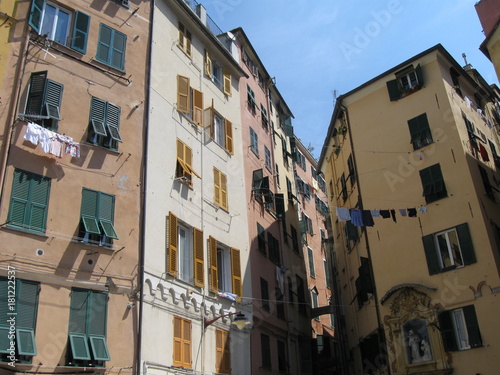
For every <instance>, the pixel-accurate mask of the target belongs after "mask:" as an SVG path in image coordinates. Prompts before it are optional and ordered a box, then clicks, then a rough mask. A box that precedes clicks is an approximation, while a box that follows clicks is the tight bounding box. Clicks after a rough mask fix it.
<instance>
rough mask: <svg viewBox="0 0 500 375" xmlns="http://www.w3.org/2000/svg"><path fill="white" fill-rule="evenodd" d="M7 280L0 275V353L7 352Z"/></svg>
mask: <svg viewBox="0 0 500 375" xmlns="http://www.w3.org/2000/svg"><path fill="white" fill-rule="evenodd" d="M7 302H8V280H7V278H3V277H0V353H9V347H10V339H9V337H8V336H9V326H8V325H7V324H6V323H7V319H8V318H9V316H8V315H7V314H8V313H9V305H8V303H7Z"/></svg>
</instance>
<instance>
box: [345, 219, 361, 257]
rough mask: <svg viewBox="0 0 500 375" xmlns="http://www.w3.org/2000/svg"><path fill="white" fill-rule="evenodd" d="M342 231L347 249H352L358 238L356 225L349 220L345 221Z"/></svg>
mask: <svg viewBox="0 0 500 375" xmlns="http://www.w3.org/2000/svg"><path fill="white" fill-rule="evenodd" d="M344 233H345V238H346V245H347V250H348V251H351V250H352V249H353V246H354V245H355V244H356V242H357V241H358V239H359V233H358V227H356V226H354V225H353V224H352V222H351V221H350V220H349V221H346V223H345V226H344Z"/></svg>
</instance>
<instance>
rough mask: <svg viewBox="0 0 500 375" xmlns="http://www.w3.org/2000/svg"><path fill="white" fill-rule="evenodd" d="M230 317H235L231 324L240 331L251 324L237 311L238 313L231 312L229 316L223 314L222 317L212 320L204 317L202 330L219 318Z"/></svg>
mask: <svg viewBox="0 0 500 375" xmlns="http://www.w3.org/2000/svg"><path fill="white" fill-rule="evenodd" d="M231 315H236V317H235V318H234V320H233V321H232V322H231V324H234V325H235V326H236V327H237V328H238V329H240V330H241V329H243V328H245V327H246V326H247V325H249V324H251V323H250V322H249V321H248V320H247V318H246V316H245V314H243V313H242V312H241V311H238V312H232V313H229V314H224V315H221V316H218V317H217V318H213V319H207V318H206V317H204V318H203V329H206V328H207V327H208V326H209V325H211V324H213V323H215V322H216V321H217V320H219V319H220V318H225V317H226V316H231Z"/></svg>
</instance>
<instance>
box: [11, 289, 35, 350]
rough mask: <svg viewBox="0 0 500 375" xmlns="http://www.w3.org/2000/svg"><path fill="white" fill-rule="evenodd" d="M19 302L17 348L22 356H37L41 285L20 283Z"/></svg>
mask: <svg viewBox="0 0 500 375" xmlns="http://www.w3.org/2000/svg"><path fill="white" fill-rule="evenodd" d="M18 288H19V289H20V291H19V292H18V302H17V320H16V327H17V332H16V333H17V347H18V352H19V354H21V355H28V356H34V355H36V354H37V350H36V342H35V326H36V315H37V309H38V291H39V284H38V283H31V282H27V281H21V282H20V283H18Z"/></svg>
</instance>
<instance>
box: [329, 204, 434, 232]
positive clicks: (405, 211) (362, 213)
mask: <svg viewBox="0 0 500 375" xmlns="http://www.w3.org/2000/svg"><path fill="white" fill-rule="evenodd" d="M396 212H398V213H399V215H401V216H403V217H417V212H418V213H420V214H425V213H427V207H425V206H420V207H418V208H416V207H412V208H399V209H398V210H397V211H396V209H387V210H361V209H358V208H344V207H336V214H337V217H338V218H339V221H340V222H342V221H350V222H351V223H352V224H353V225H354V226H357V227H372V226H374V225H375V222H374V220H373V218H374V217H381V218H383V219H389V218H391V217H392V220H393V221H394V222H395V223H396V222H397V217H396Z"/></svg>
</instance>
